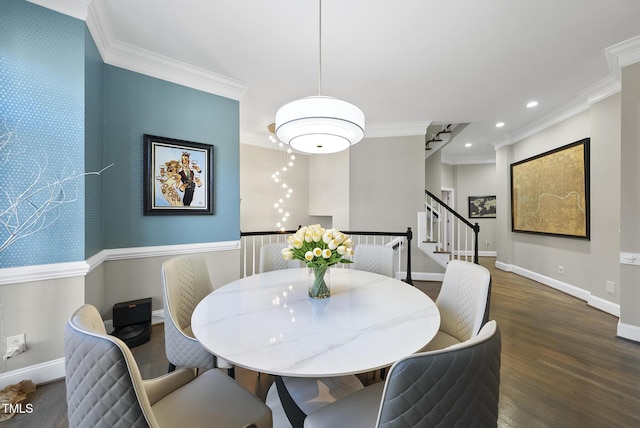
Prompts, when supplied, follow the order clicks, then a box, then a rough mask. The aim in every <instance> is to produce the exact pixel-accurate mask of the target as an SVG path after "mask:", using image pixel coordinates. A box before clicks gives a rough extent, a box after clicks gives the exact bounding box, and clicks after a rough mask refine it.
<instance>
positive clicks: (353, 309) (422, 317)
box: [191, 268, 440, 377]
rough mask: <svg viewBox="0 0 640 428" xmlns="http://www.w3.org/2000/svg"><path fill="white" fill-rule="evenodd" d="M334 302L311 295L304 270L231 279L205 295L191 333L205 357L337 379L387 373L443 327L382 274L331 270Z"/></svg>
mask: <svg viewBox="0 0 640 428" xmlns="http://www.w3.org/2000/svg"><path fill="white" fill-rule="evenodd" d="M330 275H331V278H330V287H331V297H329V298H328V299H322V300H316V299H312V298H310V297H309V296H308V291H307V284H308V278H307V269H306V268H303V269H285V270H278V271H272V272H267V273H262V274H257V275H253V276H249V277H246V278H242V279H239V280H236V281H233V282H231V283H229V284H227V285H225V286H223V287H220V288H218V289H217V290H215V291H214V292H213V293H211V294H209V295H208V296H207V297H205V298H204V299H203V300H202V301H201V302H200V303H199V304H198V306H197V307H196V309H195V311H194V312H193V316H192V320H191V327H192V329H193V333H194V335H195V336H196V338H197V339H198V340H199V341H200V342H201V343H202V344H203V345H204V346H205V348H207V349H208V350H209V351H210V352H212V353H213V354H215V355H218V356H219V357H222V358H224V359H225V360H228V361H230V362H232V363H233V364H235V365H237V366H240V367H245V368H248V369H251V370H254V371H257V372H261V373H270V374H273V375H281V376H296V377H324V376H340V375H347V374H355V373H361V372H367V371H370V370H375V369H378V368H382V367H386V366H388V365H390V364H392V363H393V362H394V361H396V360H398V359H399V358H401V357H404V356H406V355H409V354H412V353H414V352H416V351H418V350H419V349H421V348H422V347H423V346H424V345H426V344H427V343H428V342H429V341H430V340H431V339H432V338H433V337H434V336H435V334H436V332H437V331H438V328H439V327H440V314H439V312H438V309H437V307H436V305H435V303H434V302H433V301H432V300H431V299H430V298H429V297H428V296H427V295H426V294H424V293H423V292H421V291H420V290H418V289H416V288H414V287H413V286H411V285H409V284H406V283H404V282H402V281H398V280H396V279H393V278H389V277H386V276H382V275H378V274H374V273H370V272H364V271H358V270H352V269H337V268H332V269H331V272H330Z"/></svg>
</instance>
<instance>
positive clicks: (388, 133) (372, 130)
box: [364, 121, 431, 138]
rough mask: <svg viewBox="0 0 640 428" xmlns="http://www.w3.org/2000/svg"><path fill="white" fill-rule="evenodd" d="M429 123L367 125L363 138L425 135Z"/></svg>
mask: <svg viewBox="0 0 640 428" xmlns="http://www.w3.org/2000/svg"><path fill="white" fill-rule="evenodd" d="M429 125H431V121H426V122H403V123H386V124H385V123H383V124H380V125H369V126H366V129H365V132H364V138H383V137H410V136H414V135H425V134H426V132H427V127H429Z"/></svg>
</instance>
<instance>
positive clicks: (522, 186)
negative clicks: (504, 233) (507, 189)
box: [511, 138, 590, 239]
mask: <svg viewBox="0 0 640 428" xmlns="http://www.w3.org/2000/svg"><path fill="white" fill-rule="evenodd" d="M589 143H590V139H589V138H584V139H582V140H579V141H575V142H573V143H571V144H567V145H566V146H562V147H559V148H557V149H554V150H551V151H548V152H545V153H542V154H539V155H537V156H534V157H531V158H529V159H525V160H522V161H520V162H516V163H512V164H511V230H512V231H513V232H524V233H537V234H543V235H557V236H564V237H571V238H582V239H589Z"/></svg>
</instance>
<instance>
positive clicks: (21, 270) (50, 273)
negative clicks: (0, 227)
mask: <svg viewBox="0 0 640 428" xmlns="http://www.w3.org/2000/svg"><path fill="white" fill-rule="evenodd" d="M234 250H240V241H220V242H205V243H198V244H179V245H162V246H153V247H134V248H114V249H106V250H102V251H100V252H99V253H97V254H96V255H94V256H91V257H89V258H88V259H87V260H86V261H80V262H71V263H57V264H48V265H35V266H21V267H15V268H5V269H0V286H2V285H7V284H19V283H24V282H32V281H47V280H52V279H58V278H71V277H76V276H85V275H87V274H88V273H89V272H91V271H92V270H94V269H95V268H97V267H98V266H100V265H101V264H102V263H104V262H107V261H110V260H125V259H143V258H148V257H170V256H175V255H179V254H193V253H208V252H214V251H234Z"/></svg>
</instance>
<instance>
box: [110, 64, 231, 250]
mask: <svg viewBox="0 0 640 428" xmlns="http://www.w3.org/2000/svg"><path fill="white" fill-rule="evenodd" d="M104 78H105V91H104V96H105V124H104V125H105V126H104V128H105V136H104V144H105V158H104V161H105V163H106V164H111V163H114V164H115V166H114V167H113V168H111V170H110V173H109V174H108V176H109V177H108V178H106V177H105V187H104V219H105V222H104V224H105V232H106V233H105V237H104V239H105V246H106V248H123V247H124V248H127V247H142V246H154V245H172V244H189V243H203V242H216V241H227V240H237V239H239V238H240V171H239V169H240V146H239V138H240V137H239V104H238V102H237V101H235V100H231V99H228V98H224V97H220V96H217V95H212V94H208V93H204V92H201V91H197V90H195V89H190V88H187V87H184V86H180V85H176V84H173V83H169V82H166V81H163V80H159V79H155V78H152V77H148V76H145V75H142V74H138V73H134V72H131V71H128V70H124V69H121V68H118V67H113V66H109V65H107V66H106V67H105V77H104ZM144 134H151V135H157V136H162V137H168V138H175V139H179V140H187V141H194V142H198V143H204V144H210V145H213V146H214V151H213V168H214V173H213V179H214V203H213V206H214V211H215V214H214V215H212V216H211V215H171V216H157V215H156V216H145V215H143V211H144V210H143V203H144V197H143V183H144V177H143V169H144V168H143V167H144V165H143V162H144V160H143V158H144V144H143V135H144Z"/></svg>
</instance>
